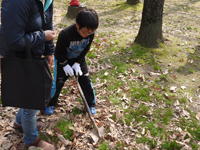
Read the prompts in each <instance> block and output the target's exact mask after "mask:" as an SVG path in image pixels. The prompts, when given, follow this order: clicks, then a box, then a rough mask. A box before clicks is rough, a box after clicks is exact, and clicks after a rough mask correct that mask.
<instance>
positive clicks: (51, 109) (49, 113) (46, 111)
mask: <svg viewBox="0 0 200 150" xmlns="http://www.w3.org/2000/svg"><path fill="white" fill-rule="evenodd" d="M53 111H54V107H53V106H47V107H46V109H45V113H46V114H47V115H52V114H53Z"/></svg>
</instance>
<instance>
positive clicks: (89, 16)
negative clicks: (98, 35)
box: [76, 9, 99, 30]
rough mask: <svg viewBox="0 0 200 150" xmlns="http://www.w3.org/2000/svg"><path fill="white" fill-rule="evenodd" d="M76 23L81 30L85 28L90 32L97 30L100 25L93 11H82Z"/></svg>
mask: <svg viewBox="0 0 200 150" xmlns="http://www.w3.org/2000/svg"><path fill="white" fill-rule="evenodd" d="M76 23H78V25H79V30H80V29H81V28H83V27H86V28H87V29H88V30H96V29H97V28H98V25H99V17H98V15H97V13H96V11H95V10H93V9H82V10H80V11H79V12H78V14H77V16H76Z"/></svg>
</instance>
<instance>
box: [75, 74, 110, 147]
mask: <svg viewBox="0 0 200 150" xmlns="http://www.w3.org/2000/svg"><path fill="white" fill-rule="evenodd" d="M76 83H77V86H78V90H79V93H80V95H81V98H82V99H83V102H84V105H85V108H86V111H87V113H88V114H89V117H90V120H91V121H92V124H93V127H94V128H93V131H92V133H91V134H90V136H91V137H92V139H93V140H94V142H95V143H96V142H97V141H98V140H99V139H100V138H101V137H102V136H103V135H104V134H105V132H106V130H105V129H104V127H103V126H101V127H98V126H97V124H96V123H95V120H94V118H93V117H92V114H91V112H90V108H89V106H88V103H87V101H86V99H85V96H84V94H83V91H82V89H81V86H80V84H79V82H78V77H76Z"/></svg>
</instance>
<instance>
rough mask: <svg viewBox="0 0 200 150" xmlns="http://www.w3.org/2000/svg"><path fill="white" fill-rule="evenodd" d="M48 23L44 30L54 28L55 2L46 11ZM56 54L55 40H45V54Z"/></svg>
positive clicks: (45, 24)
mask: <svg viewBox="0 0 200 150" xmlns="http://www.w3.org/2000/svg"><path fill="white" fill-rule="evenodd" d="M45 18H46V23H44V27H43V30H53V23H52V20H53V2H52V3H51V5H50V6H49V8H48V9H47V11H46V13H45ZM53 54H54V43H53V40H51V41H46V42H45V51H44V55H53Z"/></svg>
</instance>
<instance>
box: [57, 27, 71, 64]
mask: <svg viewBox="0 0 200 150" xmlns="http://www.w3.org/2000/svg"><path fill="white" fill-rule="evenodd" d="M67 39H68V38H67V36H66V34H65V32H64V30H62V31H61V32H60V34H59V36H58V40H57V43H56V48H55V57H56V59H57V60H58V62H59V63H60V64H63V65H62V66H65V65H66V64H67V61H68V59H67V50H66V48H67V47H69V40H67ZM65 62H66V63H65Z"/></svg>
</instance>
